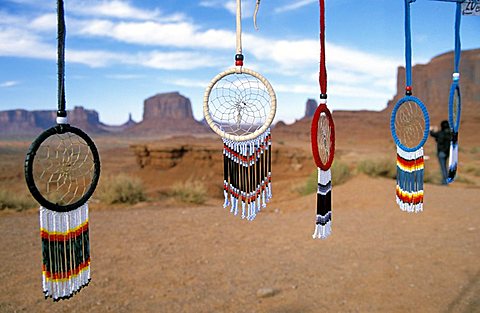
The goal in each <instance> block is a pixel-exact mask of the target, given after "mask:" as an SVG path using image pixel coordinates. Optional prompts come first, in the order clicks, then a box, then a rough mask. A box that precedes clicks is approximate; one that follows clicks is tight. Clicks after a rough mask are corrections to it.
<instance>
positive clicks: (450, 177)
mask: <svg viewBox="0 0 480 313" xmlns="http://www.w3.org/2000/svg"><path fill="white" fill-rule="evenodd" d="M461 12H462V5H461V3H459V2H457V4H456V10H455V52H454V68H453V75H452V85H451V87H450V94H449V97H448V123H449V124H450V128H451V130H452V138H451V140H450V156H449V158H448V173H447V177H446V182H447V183H448V184H450V183H452V182H453V181H454V180H455V176H456V175H457V166H458V131H459V128H460V117H461V112H462V97H461V93H460V56H461V53H462V48H461V41H460V21H461V16H462V13H461Z"/></svg>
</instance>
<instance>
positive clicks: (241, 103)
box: [208, 73, 271, 136]
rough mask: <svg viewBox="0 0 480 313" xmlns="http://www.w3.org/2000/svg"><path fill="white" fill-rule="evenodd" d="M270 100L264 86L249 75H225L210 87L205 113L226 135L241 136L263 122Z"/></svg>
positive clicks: (268, 109) (268, 112) (251, 131)
mask: <svg viewBox="0 0 480 313" xmlns="http://www.w3.org/2000/svg"><path fill="white" fill-rule="evenodd" d="M270 105H271V99H270V94H269V93H268V90H267V87H266V86H265V85H264V84H263V83H262V82H261V81H260V80H259V79H258V78H256V77H254V76H252V75H250V74H245V73H243V74H229V75H226V76H224V77H223V78H222V79H220V80H219V81H217V83H216V84H215V85H214V86H213V87H212V89H211V91H210V97H209V99H208V110H209V113H210V116H211V117H212V119H213V122H214V123H215V125H217V126H218V127H219V128H220V129H221V130H223V131H225V132H226V133H227V134H230V135H234V136H245V135H249V134H251V133H254V132H255V131H257V130H258V129H259V128H261V127H262V126H263V125H264V124H265V122H266V121H267V118H268V115H269V114H270Z"/></svg>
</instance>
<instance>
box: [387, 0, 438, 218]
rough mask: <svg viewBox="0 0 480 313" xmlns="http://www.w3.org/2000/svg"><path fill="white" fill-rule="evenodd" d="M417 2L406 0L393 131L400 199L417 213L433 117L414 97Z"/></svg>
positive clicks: (397, 198)
mask: <svg viewBox="0 0 480 313" xmlns="http://www.w3.org/2000/svg"><path fill="white" fill-rule="evenodd" d="M414 1H415V0H405V85H406V86H405V96H404V97H403V98H401V99H400V100H399V101H398V102H397V103H396V104H395V107H394V108H393V110H392V115H391V119H390V131H391V133H392V137H393V139H394V141H395V144H396V145H397V185H396V188H395V189H396V202H397V204H398V205H399V207H400V209H401V210H402V211H406V212H415V213H417V212H421V211H423V193H424V191H423V185H424V183H423V178H424V157H423V145H424V144H425V142H426V141H427V139H428V134H429V128H430V118H429V116H428V111H427V108H426V106H425V105H424V104H423V102H422V101H420V99H418V98H416V97H414V96H412V46H411V45H412V42H411V29H410V3H412V2H414ZM397 128H398V129H397ZM399 131H400V133H401V136H400V135H399Z"/></svg>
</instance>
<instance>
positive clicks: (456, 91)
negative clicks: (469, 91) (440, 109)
mask: <svg viewBox="0 0 480 313" xmlns="http://www.w3.org/2000/svg"><path fill="white" fill-rule="evenodd" d="M448 106H449V110H448V123H449V124H450V128H451V129H452V130H453V132H454V133H458V131H459V129H460V116H461V112H462V96H461V93H460V84H459V83H458V82H453V83H452V85H451V86H450V95H449V98H448ZM455 110H456V113H455Z"/></svg>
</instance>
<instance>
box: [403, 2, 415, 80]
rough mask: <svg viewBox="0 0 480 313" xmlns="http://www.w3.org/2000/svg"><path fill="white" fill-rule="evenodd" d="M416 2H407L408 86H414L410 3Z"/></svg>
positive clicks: (406, 74)
mask: <svg viewBox="0 0 480 313" xmlns="http://www.w3.org/2000/svg"><path fill="white" fill-rule="evenodd" d="M414 1H415V0H405V77H406V81H405V83H406V86H407V87H409V86H412V34H411V30H410V3H412V2H414Z"/></svg>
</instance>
